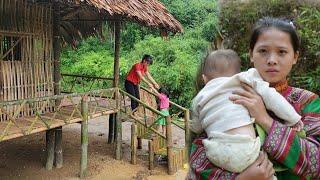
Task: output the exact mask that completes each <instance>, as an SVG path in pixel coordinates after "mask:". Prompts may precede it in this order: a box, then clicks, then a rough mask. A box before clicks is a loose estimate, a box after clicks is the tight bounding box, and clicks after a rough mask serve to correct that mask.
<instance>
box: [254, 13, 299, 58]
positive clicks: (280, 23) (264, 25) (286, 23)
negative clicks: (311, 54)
mask: <svg viewBox="0 0 320 180" xmlns="http://www.w3.org/2000/svg"><path fill="white" fill-rule="evenodd" d="M270 28H275V29H277V30H280V31H282V32H285V33H287V34H289V36H290V39H291V44H292V47H293V50H294V52H297V51H299V48H300V38H299V36H298V33H297V31H296V30H295V27H294V25H293V22H292V21H291V20H284V19H280V18H272V17H264V18H262V19H260V20H258V21H257V22H256V24H255V25H254V28H253V31H252V33H251V38H250V50H253V48H254V46H255V45H256V42H257V40H258V38H259V36H260V35H261V34H262V33H263V32H264V31H266V30H268V29H270Z"/></svg>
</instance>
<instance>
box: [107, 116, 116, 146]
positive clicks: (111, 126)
mask: <svg viewBox="0 0 320 180" xmlns="http://www.w3.org/2000/svg"><path fill="white" fill-rule="evenodd" d="M114 129H115V114H110V115H109V134H108V144H112V143H113V142H114Z"/></svg>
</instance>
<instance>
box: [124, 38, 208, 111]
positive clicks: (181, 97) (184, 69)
mask: <svg viewBox="0 0 320 180" xmlns="http://www.w3.org/2000/svg"><path fill="white" fill-rule="evenodd" d="M183 37H184V36H177V37H174V38H171V39H170V40H169V41H164V40H162V39H161V38H160V37H152V36H149V37H147V38H146V39H145V40H143V41H140V42H138V43H137V44H136V45H135V48H134V50H133V51H131V52H130V53H129V54H128V55H127V56H126V59H127V60H128V64H127V69H129V68H130V67H131V65H132V64H134V63H135V62H136V60H138V59H139V60H140V59H141V57H142V55H143V54H145V53H147V54H152V56H153V57H154V63H153V65H151V66H150V72H151V74H152V76H153V77H154V78H155V79H156V80H157V81H158V82H159V83H160V85H162V86H165V87H166V88H168V90H169V92H170V95H171V97H172V100H173V101H175V102H177V103H179V104H182V105H184V106H187V107H188V106H189V104H190V100H191V99H192V97H193V95H194V93H195V91H194V81H193V80H194V75H195V73H196V69H197V67H198V62H199V59H200V57H201V56H202V51H203V49H201V47H202V48H203V47H207V44H208V43H207V42H205V41H202V40H199V39H184V38H183ZM197 48H198V49H197Z"/></svg>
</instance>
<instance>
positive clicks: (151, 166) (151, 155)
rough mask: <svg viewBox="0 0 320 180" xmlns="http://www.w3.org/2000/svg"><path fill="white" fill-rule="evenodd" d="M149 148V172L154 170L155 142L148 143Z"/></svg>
mask: <svg viewBox="0 0 320 180" xmlns="http://www.w3.org/2000/svg"><path fill="white" fill-rule="evenodd" d="M148 146H149V170H153V169H154V149H153V141H152V140H149V141H148Z"/></svg>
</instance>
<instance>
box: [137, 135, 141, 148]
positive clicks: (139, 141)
mask: <svg viewBox="0 0 320 180" xmlns="http://www.w3.org/2000/svg"><path fill="white" fill-rule="evenodd" d="M137 140H138V147H137V148H138V149H142V139H141V138H140V137H137Z"/></svg>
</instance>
